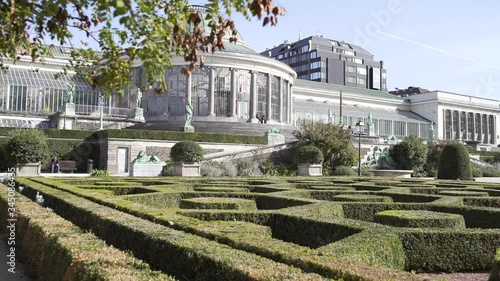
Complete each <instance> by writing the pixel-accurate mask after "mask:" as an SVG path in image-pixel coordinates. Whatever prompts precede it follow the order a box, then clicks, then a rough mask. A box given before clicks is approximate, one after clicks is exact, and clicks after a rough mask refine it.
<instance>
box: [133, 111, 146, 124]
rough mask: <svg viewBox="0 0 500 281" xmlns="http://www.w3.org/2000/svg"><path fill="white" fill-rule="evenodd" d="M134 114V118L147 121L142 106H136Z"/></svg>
mask: <svg viewBox="0 0 500 281" xmlns="http://www.w3.org/2000/svg"><path fill="white" fill-rule="evenodd" d="M132 114H133V115H132V116H133V117H134V120H136V121H145V119H144V109H142V108H136V109H134V111H133V112H132Z"/></svg>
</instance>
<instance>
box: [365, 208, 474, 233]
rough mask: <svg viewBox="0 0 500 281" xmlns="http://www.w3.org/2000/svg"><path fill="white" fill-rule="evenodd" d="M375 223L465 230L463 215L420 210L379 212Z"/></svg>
mask: <svg viewBox="0 0 500 281" xmlns="http://www.w3.org/2000/svg"><path fill="white" fill-rule="evenodd" d="M375 222H377V223H381V224H386V225H391V226H397V227H439V228H461V229H464V228H465V220H464V217H463V216H462V215H458V214H447V213H438V212H432V211H419V210H414V211H405V210H387V211H382V212H378V213H377V214H375Z"/></svg>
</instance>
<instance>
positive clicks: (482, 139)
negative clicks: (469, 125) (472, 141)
mask: <svg viewBox="0 0 500 281" xmlns="http://www.w3.org/2000/svg"><path fill="white" fill-rule="evenodd" d="M483 133H484V132H483V115H482V114H479V130H478V132H477V135H478V138H479V140H480V141H481V142H483V141H484V138H483Z"/></svg>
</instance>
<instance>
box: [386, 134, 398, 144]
mask: <svg viewBox="0 0 500 281" xmlns="http://www.w3.org/2000/svg"><path fill="white" fill-rule="evenodd" d="M398 141H399V139H398V138H396V136H393V135H391V136H388V137H387V138H386V142H387V143H398Z"/></svg>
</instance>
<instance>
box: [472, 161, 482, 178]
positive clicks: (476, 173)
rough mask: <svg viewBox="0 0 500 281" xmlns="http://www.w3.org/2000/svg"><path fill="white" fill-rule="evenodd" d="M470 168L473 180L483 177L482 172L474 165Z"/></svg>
mask: <svg viewBox="0 0 500 281" xmlns="http://www.w3.org/2000/svg"><path fill="white" fill-rule="evenodd" d="M470 168H471V170H472V176H473V177H475V178H480V177H482V176H483V172H482V171H481V170H480V169H479V168H478V167H477V166H476V165H474V164H471V165H470Z"/></svg>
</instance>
